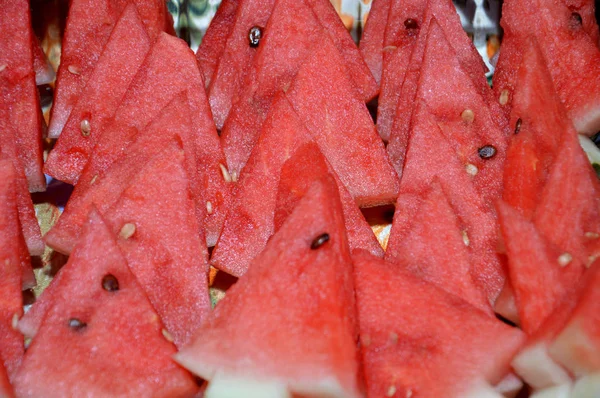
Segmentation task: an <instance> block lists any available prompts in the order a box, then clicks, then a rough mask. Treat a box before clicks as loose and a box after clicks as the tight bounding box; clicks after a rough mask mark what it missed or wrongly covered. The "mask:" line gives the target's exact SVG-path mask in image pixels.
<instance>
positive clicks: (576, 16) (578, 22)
mask: <svg viewBox="0 0 600 398" xmlns="http://www.w3.org/2000/svg"><path fill="white" fill-rule="evenodd" d="M582 25H583V18H581V14H580V13H578V12H574V13H572V14H571V19H570V21H569V27H570V28H571V29H579V28H581V26H582Z"/></svg>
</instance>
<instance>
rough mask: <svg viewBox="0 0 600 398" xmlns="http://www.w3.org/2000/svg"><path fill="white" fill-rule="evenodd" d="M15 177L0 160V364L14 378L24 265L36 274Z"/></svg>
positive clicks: (19, 350)
mask: <svg viewBox="0 0 600 398" xmlns="http://www.w3.org/2000/svg"><path fill="white" fill-rule="evenodd" d="M16 178H17V176H16V173H15V169H14V167H13V165H12V163H11V162H10V161H7V160H2V161H0V187H1V188H0V203H1V204H2V206H1V207H0V267H1V268H0V270H1V275H2V278H0V336H2V340H0V365H2V366H1V367H2V368H5V369H6V371H7V373H8V375H9V376H10V377H11V378H12V377H13V375H14V374H15V372H16V370H17V368H18V367H19V365H20V363H21V359H22V357H23V350H24V346H23V336H22V335H21V333H19V332H18V331H17V330H16V328H15V327H14V326H13V325H14V324H15V322H16V320H18V319H19V317H21V316H22V315H23V299H22V295H21V284H22V277H23V271H24V268H23V265H24V264H26V265H27V266H28V268H29V273H30V274H31V276H33V273H31V265H30V264H29V256H27V251H26V250H24V248H25V242H24V241H23V236H22V235H21V228H20V225H19V217H18V212H17V198H16V195H15V190H14V186H15V184H14V181H15V179H16ZM34 280H35V279H34Z"/></svg>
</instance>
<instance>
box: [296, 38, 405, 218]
mask: <svg viewBox="0 0 600 398" xmlns="http://www.w3.org/2000/svg"><path fill="white" fill-rule="evenodd" d="M343 64H344V61H343V60H342V58H341V56H340V55H339V53H338V52H337V51H336V49H335V47H334V45H333V44H332V43H331V42H330V41H329V40H327V39H326V38H324V39H323V40H321V41H319V42H318V43H316V45H315V50H314V51H313V52H312V54H311V55H310V57H309V58H308V59H307V60H306V62H305V63H304V64H303V65H302V67H301V68H300V71H299V72H298V75H297V76H296V78H295V79H294V81H293V82H292V85H291V86H290V88H289V90H288V91H287V93H286V95H287V97H288V99H289V100H290V103H291V104H292V106H293V107H294V109H295V110H296V112H297V113H298V115H299V117H300V119H301V120H302V121H303V122H304V124H305V125H306V126H307V128H308V130H309V131H310V132H311V134H312V136H313V138H314V140H315V142H317V144H318V145H319V148H321V151H322V152H323V154H324V155H325V157H326V158H327V160H328V161H329V162H330V163H331V165H332V167H333V169H334V170H335V172H336V173H337V175H338V176H339V178H340V180H341V181H342V182H343V183H344V185H345V186H346V188H348V191H349V192H350V194H351V195H352V197H353V198H354V200H355V201H356V202H357V204H358V205H359V206H361V207H368V206H376V205H381V204H387V203H393V201H394V200H395V199H396V196H397V194H398V176H397V175H396V173H395V171H394V168H393V167H392V165H391V163H390V161H389V159H388V158H387V154H386V153H385V148H384V145H383V143H382V142H381V139H380V138H379V136H378V135H377V131H376V130H375V126H374V125H373V121H372V119H371V116H370V115H369V111H368V110H367V107H366V106H365V104H364V102H363V101H362V100H361V99H360V98H359V97H358V96H357V95H356V93H355V90H354V88H353V87H352V83H351V82H350V80H349V79H348V77H347V75H346V73H344V67H343ZM347 142H352V145H344V143H347Z"/></svg>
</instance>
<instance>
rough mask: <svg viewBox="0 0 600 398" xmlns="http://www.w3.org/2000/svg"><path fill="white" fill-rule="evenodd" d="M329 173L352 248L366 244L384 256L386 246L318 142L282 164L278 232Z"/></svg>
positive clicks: (277, 213)
mask: <svg viewBox="0 0 600 398" xmlns="http://www.w3.org/2000/svg"><path fill="white" fill-rule="evenodd" d="M327 175H331V176H333V177H334V178H335V180H336V184H337V186H338V188H339V192H340V200H341V202H342V210H343V212H344V220H345V222H346V234H347V236H348V246H349V247H350V250H353V249H358V248H362V249H364V250H367V251H368V252H370V253H371V254H373V255H374V256H378V257H383V254H384V252H383V249H382V248H381V245H379V242H378V241H377V238H376V237H375V234H373V230H372V229H371V227H370V226H369V224H368V223H367V221H366V220H365V217H364V216H363V215H362V213H361V212H360V209H359V208H358V206H356V203H355V202H354V200H353V199H352V196H350V193H349V192H348V190H347V189H346V188H345V187H344V185H343V184H342V183H341V181H339V178H338V177H337V175H336V174H335V172H334V171H333V169H332V168H331V165H330V164H329V163H328V162H327V159H325V157H324V156H323V154H322V153H321V151H320V150H319V147H318V146H317V144H315V143H314V142H309V143H307V144H304V145H303V146H301V147H300V148H298V150H297V151H296V152H295V153H294V154H293V155H292V156H291V157H290V158H289V159H288V160H287V161H286V162H285V163H284V165H283V167H282V168H281V176H280V177H279V188H278V190H277V204H276V205H275V215H274V224H275V232H277V231H278V230H279V228H281V226H282V225H283V224H284V222H285V220H286V219H287V218H288V217H289V216H290V214H292V212H293V211H294V208H295V207H296V205H297V204H298V202H299V201H300V200H301V198H302V197H303V196H304V195H305V194H306V192H308V190H309V189H310V187H311V185H312V183H313V182H314V181H315V180H318V179H321V178H324V177H325V176H327Z"/></svg>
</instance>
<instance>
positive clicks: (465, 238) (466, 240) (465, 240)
mask: <svg viewBox="0 0 600 398" xmlns="http://www.w3.org/2000/svg"><path fill="white" fill-rule="evenodd" d="M461 234H462V239H463V243H464V244H465V246H469V245H470V244H471V240H470V239H469V234H468V233H467V230H463V231H462V232H461Z"/></svg>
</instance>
